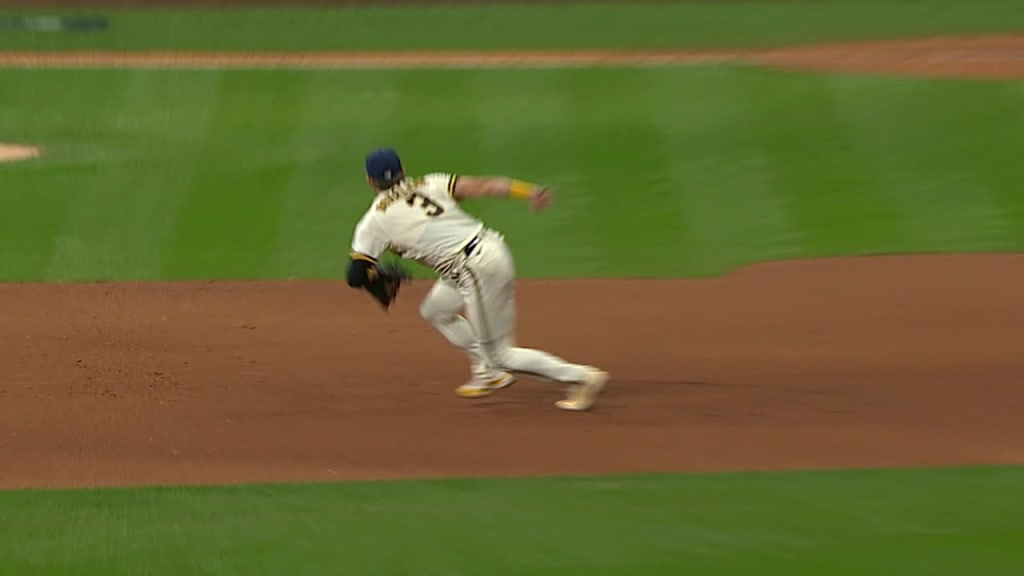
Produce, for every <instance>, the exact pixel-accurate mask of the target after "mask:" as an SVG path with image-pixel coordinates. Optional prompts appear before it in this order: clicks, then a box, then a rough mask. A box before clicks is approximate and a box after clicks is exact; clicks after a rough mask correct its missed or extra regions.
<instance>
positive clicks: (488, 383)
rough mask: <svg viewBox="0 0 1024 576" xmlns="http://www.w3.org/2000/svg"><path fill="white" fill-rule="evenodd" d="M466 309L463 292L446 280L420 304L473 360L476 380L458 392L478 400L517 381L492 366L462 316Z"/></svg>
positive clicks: (425, 315)
mask: <svg viewBox="0 0 1024 576" xmlns="http://www.w3.org/2000/svg"><path fill="white" fill-rule="evenodd" d="M464 306H465V301H464V300H463V298H462V294H461V293H460V292H459V289H458V288H457V287H456V286H454V285H453V284H450V283H448V282H446V281H444V280H438V281H436V282H435V283H434V286H433V287H432V288H431V289H430V292H428V293H427V295H426V297H425V298H424V299H423V302H422V303H420V315H421V316H423V319H424V320H426V321H427V322H429V323H430V324H431V325H432V326H433V327H434V328H435V329H436V330H437V331H438V332H440V333H441V334H442V335H443V336H444V337H445V338H446V339H447V340H448V341H449V342H451V343H452V344H453V345H454V346H456V347H458V348H461V349H462V350H463V351H464V352H465V353H466V356H468V357H469V363H470V371H471V373H472V377H471V378H470V380H469V381H468V382H466V383H465V384H463V385H461V386H459V387H458V388H457V389H456V393H457V394H459V395H460V396H467V397H471V398H476V397H480V396H486V395H487V394H490V393H491V392H494V391H495V390H500V389H501V388H504V387H506V386H508V385H510V384H512V383H513V382H515V378H514V377H513V376H512V375H511V374H509V373H507V372H504V371H501V370H498V369H496V368H495V367H494V366H492V365H491V363H490V361H489V360H488V358H487V356H486V354H485V353H484V350H483V348H482V347H481V345H480V342H479V341H478V339H477V335H476V333H475V332H474V330H473V327H472V326H471V325H470V323H469V322H468V321H466V319H465V318H464V317H463V316H462V315H461V313H462V311H463V309H464Z"/></svg>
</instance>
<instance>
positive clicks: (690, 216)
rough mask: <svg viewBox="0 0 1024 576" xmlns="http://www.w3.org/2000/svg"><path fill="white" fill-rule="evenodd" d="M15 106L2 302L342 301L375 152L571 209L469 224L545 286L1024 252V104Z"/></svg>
mask: <svg viewBox="0 0 1024 576" xmlns="http://www.w3.org/2000/svg"><path fill="white" fill-rule="evenodd" d="M0 84H3V86H4V87H5V89H4V90H3V91H0V134H2V135H3V139H6V140H8V141H27V142H36V143H41V144H43V145H44V146H46V147H47V150H48V155H47V157H46V158H45V159H43V160H41V161H38V162H31V163H24V164H18V165H8V166H5V167H2V168H0V178H2V186H0V243H2V245H3V246H4V247H5V249H4V250H3V251H2V252H0V279H3V280H91V279H117V278H133V279H159V278H267V277H306V278H331V277H338V276H340V275H341V274H342V273H343V271H344V263H345V259H346V258H347V245H348V242H349V236H350V233H351V228H352V226H353V224H354V222H355V220H356V219H357V218H358V216H359V215H360V213H361V212H362V210H364V209H365V208H366V207H367V206H368V203H369V201H370V198H371V197H370V194H369V191H368V189H367V188H366V187H365V184H364V181H363V176H362V165H361V162H362V157H363V154H364V152H365V151H366V150H368V149H369V148H370V147H372V146H375V145H377V144H379V143H387V144H392V145H395V146H397V147H398V148H399V149H400V150H401V151H402V152H403V153H404V155H405V158H406V161H407V164H408V169H409V170H410V171H412V172H423V171H431V170H445V171H457V172H476V173H505V174H513V175H517V176H521V177H524V178H527V179H532V180H537V181H542V182H547V183H551V184H554V185H556V186H557V187H559V188H560V190H561V197H560V199H559V202H558V204H557V206H556V207H555V208H554V209H553V210H552V211H551V212H548V213H546V214H543V215H541V216H539V217H533V216H532V215H531V214H529V212H528V211H527V210H526V208H525V206H523V205H521V204H516V203H510V202H506V201H494V200H489V201H483V202H476V203H474V204H471V205H470V206H469V207H470V209H471V210H473V211H474V212H476V213H478V214H479V215H481V216H482V217H484V218H485V219H486V221H487V222H488V223H490V224H492V225H494V226H496V227H498V228H500V229H503V230H505V231H507V233H508V235H509V238H510V241H511V243H512V245H513V248H514V249H515V250H516V252H517V254H518V258H519V261H520V270H521V273H522V274H523V276H524V277H549V276H553V275H560V276H574V277H597V276H681V275H708V274H720V273H723V272H726V271H728V270H729V269H731V268H733V267H736V266H740V265H743V264H747V263H751V262H756V261H763V260H771V259H779V258H789V257H803V256H819V255H833V254H854V253H885V252H922V251H927V252H934V251H975V250H983V251H1003V250H1018V249H1020V248H1021V247H1022V245H1024V194H1021V192H1020V187H1019V183H1020V182H1022V181H1024V164H1022V163H1020V162H1017V161H1015V160H1014V158H1015V156H1016V155H1017V152H1016V143H1017V141H1018V138H1019V134H1020V129H1021V122H1022V121H1024V85H1022V84H1021V83H994V82H957V81H950V80H895V79H890V78H872V77H856V76H840V75H811V74H794V73H787V72H780V71H768V70H759V69H753V68H751V69H748V68H742V67H740V68H737V67H730V66H712V67H692V68H686V67H683V68H664V69H618V70H532V71H531V70H518V71H508V70H505V71H497V70H491V71H488V70H470V71H458V70H449V71H436V70H434V71H426V70H424V71H248V72H247V71H192V72H183V71H174V72H170V71H136V72H122V71H65V72H61V71H13V70H7V71H0ZM636 86H643V87H644V89H643V90H636V89H635V87H636ZM69 93H71V94H74V95H75V96H74V97H73V98H69V97H68V94H69ZM925 102H927V105H924V104H923V103H925Z"/></svg>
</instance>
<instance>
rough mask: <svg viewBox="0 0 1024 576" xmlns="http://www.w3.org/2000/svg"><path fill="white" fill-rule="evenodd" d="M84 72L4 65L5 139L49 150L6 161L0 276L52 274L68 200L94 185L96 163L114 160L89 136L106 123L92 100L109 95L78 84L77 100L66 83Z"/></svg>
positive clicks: (1, 132) (1, 108) (0, 123)
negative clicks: (18, 68) (31, 158)
mask: <svg viewBox="0 0 1024 576" xmlns="http://www.w3.org/2000/svg"><path fill="white" fill-rule="evenodd" d="M85 74H86V73H83V72H72V73H67V74H44V75H39V74H37V73H33V72H30V71H11V70H5V71H2V73H0V78H2V80H0V85H2V86H3V89H2V90H0V139H2V140H3V141H7V142H16V143H24V144H32V145H41V146H43V147H44V148H45V152H46V158H45V161H43V160H35V161H32V162H26V163H17V164H3V165H0V245H2V247H3V250H2V254H3V261H2V266H0V279H3V280H6V281H20V280H29V279H32V280H41V279H43V278H45V277H46V273H47V269H48V268H49V266H50V262H51V261H52V259H53V256H54V253H55V252H56V250H57V239H58V238H59V236H60V230H61V229H62V227H63V226H64V223H65V218H66V217H67V216H68V202H69V200H70V199H72V198H74V197H75V196H76V195H77V194H81V193H82V190H83V189H85V188H88V187H89V186H90V184H91V182H92V181H93V178H94V177H95V176H94V175H95V172H96V169H95V163H97V162H105V161H107V160H108V158H107V155H106V154H105V151H104V150H103V149H102V148H100V149H95V148H93V146H92V144H93V141H92V137H91V133H92V132H93V131H94V130H95V128H94V127H95V126H97V125H102V124H103V120H102V119H101V118H97V114H99V113H100V112H99V111H97V110H96V109H95V107H94V105H95V103H96V102H97V101H100V100H101V99H102V98H104V94H105V91H104V88H103V87H102V86H98V85H94V86H88V85H85V86H80V87H79V90H78V92H77V93H76V96H77V98H76V100H75V101H73V102H71V103H69V102H67V101H66V99H65V96H66V91H65V90H63V89H62V88H61V83H62V82H68V81H71V82H75V81H79V80H81V79H82V78H84V76H85ZM107 89H109V87H107Z"/></svg>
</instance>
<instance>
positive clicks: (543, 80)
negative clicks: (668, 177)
mask: <svg viewBox="0 0 1024 576" xmlns="http://www.w3.org/2000/svg"><path fill="white" fill-rule="evenodd" d="M573 77H575V74H573ZM573 89H574V86H573V83H572V82H571V81H569V80H568V79H567V78H566V77H565V76H563V72H562V71H538V72H526V71H508V72H501V71H487V72H483V71H481V72H477V73H475V74H474V75H473V83H472V88H471V90H469V91H468V93H467V96H466V98H467V99H468V101H467V102H465V105H466V109H467V111H468V113H469V116H470V117H469V121H470V123H471V125H472V126H473V132H472V134H473V140H475V144H476V145H475V148H476V150H477V151H476V152H475V153H474V152H473V151H467V152H468V154H469V156H468V157H467V158H466V159H465V161H464V162H463V161H458V164H459V167H460V170H463V171H471V172H477V173H480V174H484V175H505V176H509V177H513V178H520V179H523V180H527V181H532V182H537V183H541V184H546V185H550V186H553V187H554V188H555V189H556V192H555V194H556V196H555V201H554V203H553V204H552V206H551V207H550V209H549V210H547V211H545V212H543V213H540V214H533V213H532V212H531V211H530V210H529V208H528V206H527V203H526V202H522V201H515V200H510V201H504V200H481V201H473V202H467V203H466V207H467V209H468V210H469V211H470V212H472V213H473V214H475V215H477V216H479V217H480V218H481V219H483V220H484V222H485V223H487V225H489V226H493V227H494V228H496V229H498V230H501V231H502V232H503V233H504V234H505V235H506V240H507V241H508V243H509V246H510V247H511V248H512V251H513V253H514V255H515V258H516V266H517V271H518V272H519V273H520V274H521V275H524V276H533V275H544V273H545V272H549V271H551V270H564V272H563V274H566V275H569V276H575V275H576V274H578V273H580V272H581V271H582V270H583V269H584V268H585V267H586V266H593V265H600V263H601V262H602V260H603V258H604V256H603V254H602V252H601V250H600V249H599V248H598V246H597V245H596V244H595V243H594V242H593V240H594V237H595V231H594V230H593V229H592V227H590V226H588V225H587V220H588V218H587V214H588V213H587V209H588V205H589V204H591V201H589V200H588V198H587V194H590V193H591V191H588V190H585V189H582V188H581V186H580V182H579V179H578V174H579V172H580V167H579V165H578V164H577V163H576V161H575V158H574V157H573V150H574V149H575V147H576V146H577V141H576V135H575V133H574V126H575V124H576V123H575V122H573V119H574V118H577V116H576V114H577V111H576V110H575V109H574V108H573V106H572V100H573V98H572V96H571V94H570V91H572V90H573Z"/></svg>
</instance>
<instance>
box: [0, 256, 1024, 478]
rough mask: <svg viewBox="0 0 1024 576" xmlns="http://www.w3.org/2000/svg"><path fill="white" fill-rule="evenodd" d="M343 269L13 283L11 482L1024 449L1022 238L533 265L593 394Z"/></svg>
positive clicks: (893, 460)
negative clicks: (501, 380)
mask: <svg viewBox="0 0 1024 576" xmlns="http://www.w3.org/2000/svg"><path fill="white" fill-rule="evenodd" d="M426 288H427V284H426V283H421V284H419V285H415V286H413V289H412V290H410V291H409V292H408V293H406V294H404V295H403V297H402V299H401V301H400V302H399V304H398V305H397V308H396V309H395V310H394V311H393V313H392V314H391V315H390V316H385V315H383V314H382V313H380V312H379V311H378V309H377V308H376V307H375V306H374V305H373V304H372V303H371V302H370V301H369V300H368V299H367V297H366V296H365V295H363V294H359V293H355V292H352V291H350V290H349V289H348V288H347V287H346V286H344V284H343V283H336V282H320V283H287V282H283V283H251V284H246V283H207V284H201V283H195V284H117V285H103V284H92V285H0V342H2V343H3V344H2V348H0V362H2V365H3V366H4V367H5V373H4V375H3V376H4V377H3V381H2V384H0V423H2V428H0V430H2V435H0V453H2V454H3V466H2V467H0V487H7V488H10V487H20V486H66V485H97V484H103V485H109V484H114V485H124V484H149V483H207V482H246V481H275V480H308V479H356V478H364V479H365V478H395V477H409V476H415V477H432V476H448V475H478V474H479V475H498V474H500V475H523V474H536V473H594V472H620V471H658V470H723V469H751V468H802V467H845V466H875V465H892V466H905V465H924V464H964V463H1024V419H1022V418H1020V398H1021V397H1022V396H1021V389H1020V386H1021V383H1022V381H1024V355H1022V354H1021V353H1020V351H1021V350H1024V331H1022V330H1021V328H1020V327H1021V326H1022V325H1024V299H1022V298H1021V297H1020V295H1021V294H1024V256H1002V257H999V256H972V257H967V256H961V257H948V256H947V257H889V258H864V259H844V260H826V261H801V262H790V263H784V264H773V265H764V266H758V267H754V268H751V269H747V270H743V271H740V272H738V273H736V274H734V275H731V276H729V277H726V278H723V279H717V280H707V281H648V282H639V281H637V282H629V281H608V282H541V281H536V282H524V283H523V284H522V285H521V311H522V316H521V324H522V325H521V341H522V342H523V343H524V344H527V343H528V344H530V345H534V346H538V347H543V348H546V349H550V350H552V351H554V352H556V353H559V354H562V355H564V356H566V357H568V358H571V359H579V360H581V361H584V362H596V363H599V364H601V365H604V366H606V367H608V368H609V369H610V370H611V371H612V373H613V375H614V377H615V378H614V381H613V383H612V384H611V385H610V388H609V389H608V391H607V394H606V396H605V397H604V401H603V403H602V404H601V405H600V406H599V407H598V409H596V410H595V411H594V412H591V413H585V414H575V413H566V412H562V411H560V410H558V409H557V408H555V407H554V406H553V405H552V403H553V402H554V400H556V399H557V398H559V397H560V390H559V389H558V388H557V387H556V386H554V385H552V384H549V383H542V382H533V381H527V380H524V381H521V382H520V383H518V384H517V385H515V386H513V387H512V388H510V389H508V390H505V391H503V392H502V393H501V394H500V395H496V396H495V397H492V398H489V399H484V400H477V401H473V400H466V399H461V398H458V397H456V396H455V395H454V394H453V393H452V389H453V388H454V386H456V385H457V384H459V383H461V382H462V381H463V379H464V378H465V377H466V368H465V366H464V362H463V358H462V356H461V354H460V353H458V352H457V351H455V350H452V349H451V348H450V347H449V346H448V345H447V343H446V342H444V341H443V339H442V338H441V337H440V336H439V335H437V334H435V333H434V332H433V331H432V329H431V328H429V326H428V325H427V324H426V323H425V322H423V321H422V320H420V319H419V317H418V314H417V306H418V300H419V298H420V297H421V296H422V295H423V294H424V293H425V290H426Z"/></svg>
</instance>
